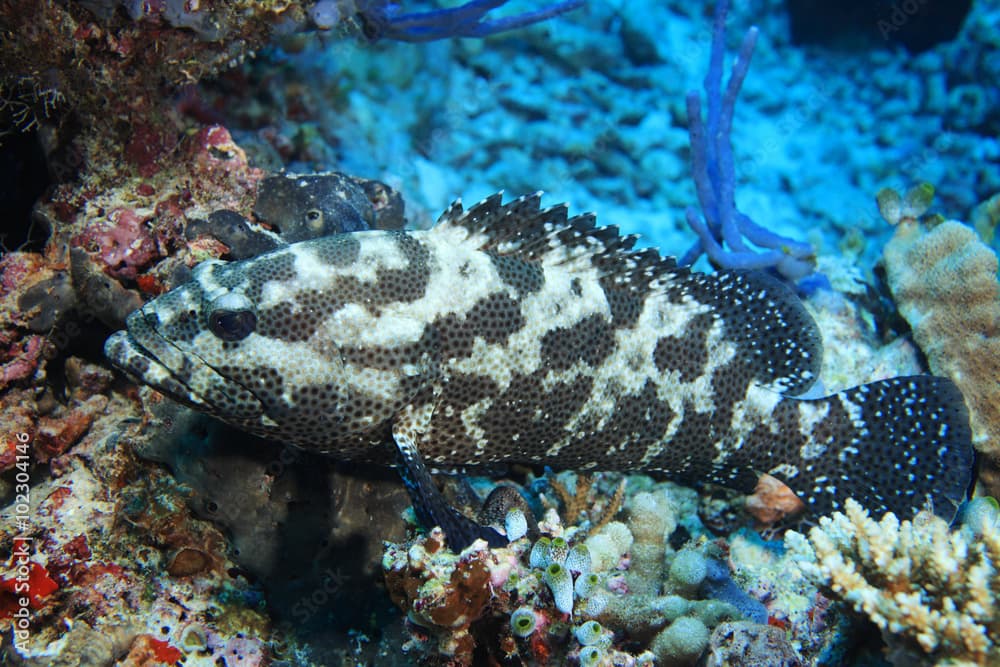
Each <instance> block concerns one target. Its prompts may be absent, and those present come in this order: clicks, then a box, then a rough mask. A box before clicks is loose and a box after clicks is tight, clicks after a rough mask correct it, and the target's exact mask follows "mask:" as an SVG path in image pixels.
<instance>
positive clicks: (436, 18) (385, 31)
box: [356, 0, 584, 42]
mask: <svg viewBox="0 0 1000 667" xmlns="http://www.w3.org/2000/svg"><path fill="white" fill-rule="evenodd" d="M583 2H584V0H565V1H564V2H556V3H553V4H550V5H545V6H543V7H541V8H539V9H536V10H535V11H531V12H525V13H523V14H517V15H514V16H508V17H505V18H502V19H497V20H495V21H484V20H483V17H484V16H485V15H486V14H487V13H488V12H489V11H490V10H493V9H496V8H497V7H500V6H501V5H505V4H507V0H472V2H466V3H465V4H463V5H459V6H458V7H451V8H449V9H439V10H435V11H429V12H420V13H415V14H398V13H397V12H398V11H399V3H395V2H389V1H388V0H359V1H358V3H357V14H356V17H357V19H358V20H359V21H360V23H361V29H362V31H363V32H364V34H365V37H367V38H368V39H370V40H371V41H376V40H378V39H394V40H396V41H400V42H431V41H434V40H436V39H447V38H449V37H487V36H489V35H495V34H496V33H499V32H505V31H507V30H513V29H515V28H521V27H524V26H526V25H531V24H532V23H538V22H540V21H545V20H546V19H549V18H552V17H553V16H556V15H558V14H562V13H564V12H568V11H570V10H572V9H576V8H578V7H580V6H581V5H583Z"/></svg>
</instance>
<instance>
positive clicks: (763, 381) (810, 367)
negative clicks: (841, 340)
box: [438, 192, 823, 395]
mask: <svg viewBox="0 0 1000 667" xmlns="http://www.w3.org/2000/svg"><path fill="white" fill-rule="evenodd" d="M502 198H503V193H500V192H498V193H496V194H493V195H490V196H489V197H486V198H485V199H483V200H482V201H480V202H479V203H477V204H475V205H474V206H472V207H470V208H469V209H467V210H466V209H465V208H463V206H462V202H461V200H458V201H455V202H454V203H453V204H452V205H451V206H450V207H449V208H448V209H447V210H446V211H445V212H444V213H443V214H442V215H441V217H440V218H439V219H438V226H439V227H442V228H447V227H449V226H458V227H462V228H464V229H465V230H466V231H467V232H468V233H469V235H470V236H471V237H472V238H473V239H475V242H477V243H478V244H479V249H480V250H483V251H484V252H487V253H490V254H494V255H499V256H502V257H503V258H505V260H508V261H511V260H512V261H521V262H525V263H528V264H539V263H543V262H545V261H550V262H560V261H567V262H569V261H573V262H578V261H586V262H588V263H589V265H590V266H593V267H594V268H596V269H597V270H598V274H599V276H600V277H599V280H600V283H601V286H602V288H603V289H604V292H605V294H606V296H607V298H608V303H609V305H610V307H611V314H612V320H613V323H614V325H615V326H616V327H619V328H628V327H631V326H633V325H634V324H635V322H636V320H637V319H638V317H639V314H640V311H641V310H642V306H643V302H644V301H645V299H646V297H648V296H649V295H650V294H651V293H653V292H660V293H662V294H664V295H665V296H666V298H667V299H669V300H670V301H672V302H674V303H683V302H688V303H692V304H694V305H701V306H707V307H708V308H707V309H708V312H709V313H711V317H712V319H713V320H715V321H720V322H721V323H722V325H723V326H724V327H725V337H726V339H727V340H728V341H730V342H732V343H734V344H736V346H737V351H736V355H737V357H738V358H740V359H741V360H743V363H744V364H745V367H746V369H747V372H748V373H749V374H750V376H751V377H752V379H753V382H754V383H756V384H759V385H764V386H768V387H772V388H774V389H775V390H776V391H780V392H783V393H789V394H793V395H794V394H799V393H801V392H804V391H806V390H807V389H808V388H809V387H810V386H811V385H812V384H813V382H815V380H816V378H817V377H818V376H819V370H820V366H821V364H822V358H823V350H822V338H821V337H820V334H819V330H818V329H817V327H816V323H815V322H814V321H813V319H812V317H811V316H810V315H809V313H808V312H807V311H806V309H805V307H804V306H803V305H802V303H801V301H799V299H798V297H796V296H795V294H794V293H793V292H792V290H791V289H789V288H788V287H787V286H785V285H784V284H782V283H781V282H780V281H779V280H777V279H776V278H773V277H771V276H768V275H767V274H764V273H761V272H756V271H722V272H719V273H715V274H704V273H698V272H693V271H690V270H688V269H687V268H686V267H678V266H677V263H676V261H675V260H674V258H673V257H661V256H660V254H659V253H658V252H657V251H656V250H654V249H640V250H636V249H634V246H635V243H636V241H637V240H638V237H637V236H636V235H624V236H623V235H621V234H620V233H619V230H618V228H617V227H615V226H608V227H598V226H597V225H596V218H595V216H594V215H592V214H582V215H576V216H572V217H570V216H569V214H568V209H567V206H566V205H565V204H557V205H555V206H550V207H548V208H542V207H541V193H540V192H536V193H533V194H530V195H525V196H523V197H519V198H517V199H514V200H512V201H509V202H507V203H506V204H504V203H503V201H502Z"/></svg>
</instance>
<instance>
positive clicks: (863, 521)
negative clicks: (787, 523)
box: [785, 500, 1000, 666]
mask: <svg viewBox="0 0 1000 667" xmlns="http://www.w3.org/2000/svg"><path fill="white" fill-rule="evenodd" d="M987 511H989V510H987ZM991 516H992V518H991V520H988V521H982V520H980V521H979V522H977V524H976V530H977V531H978V532H976V533H974V532H973V530H970V529H967V528H958V529H955V530H949V528H948V524H947V523H945V522H944V521H943V520H942V519H940V518H938V517H935V516H934V515H933V514H931V513H929V512H922V513H921V514H919V515H917V516H916V517H915V518H914V519H913V520H912V521H903V522H900V521H899V520H898V519H896V517H895V516H894V515H892V514H891V513H889V514H886V515H885V516H884V517H883V518H882V520H881V521H875V520H874V519H872V518H870V517H869V516H868V513H867V512H866V511H865V510H864V509H863V508H862V507H861V506H860V505H859V504H858V503H857V502H854V501H853V500H851V501H849V502H848V503H847V505H846V507H845V511H844V512H843V513H840V512H837V513H834V514H833V515H832V516H831V517H828V518H823V519H821V520H820V523H819V526H817V527H815V528H813V529H812V530H810V531H809V537H808V539H806V538H805V537H804V536H803V535H801V534H799V533H789V534H788V535H786V538H785V539H786V543H787V544H788V546H789V549H790V550H792V551H793V552H794V553H795V555H796V556H797V558H798V560H797V561H796V562H797V563H798V565H797V566H798V567H799V568H801V569H802V571H803V572H805V573H806V575H807V576H809V577H811V578H812V579H813V580H814V581H816V582H818V583H819V584H821V586H822V588H823V590H824V591H825V593H826V594H827V595H830V596H831V597H832V598H833V599H835V600H842V601H844V602H845V603H846V604H848V605H849V606H850V607H851V608H853V609H854V610H855V611H857V612H860V613H863V614H865V615H866V616H868V618H870V619H871V620H872V621H873V622H874V623H875V624H876V625H877V626H878V627H879V628H880V629H881V630H882V636H883V639H884V640H885V642H886V644H887V645H888V647H889V659H890V660H891V661H892V662H893V664H895V665H900V666H902V665H931V664H935V665H968V664H977V665H985V664H994V663H995V662H996V661H997V660H998V659H1000V649H998V647H997V643H996V637H998V636H1000V600H998V599H997V591H1000V569H998V568H997V563H1000V522H998V515H997V512H996V508H995V507H993V508H992V514H991Z"/></svg>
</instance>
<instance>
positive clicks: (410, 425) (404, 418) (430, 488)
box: [392, 406, 507, 551]
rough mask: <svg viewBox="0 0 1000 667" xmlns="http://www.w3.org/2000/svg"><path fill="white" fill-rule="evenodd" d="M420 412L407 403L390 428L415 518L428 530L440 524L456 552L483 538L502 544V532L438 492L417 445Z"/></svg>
mask: <svg viewBox="0 0 1000 667" xmlns="http://www.w3.org/2000/svg"><path fill="white" fill-rule="evenodd" d="M419 412H420V410H419V409H415V408H413V407H412V406H408V407H407V408H405V409H404V410H403V411H402V412H401V413H400V415H399V416H398V417H397V419H396V421H395V423H394V424H393V428H392V439H393V441H394V442H395V443H396V453H397V455H398V459H399V475H400V477H402V478H403V483H404V484H405V485H406V490H407V491H408V492H409V494H410V500H412V501H413V510H414V512H415V513H416V515H417V519H418V520H419V521H420V523H422V524H423V525H424V527H425V528H427V529H431V528H433V527H434V526H440V527H441V530H443V531H444V534H445V541H446V542H447V543H448V546H449V547H451V548H452V549H453V550H455V551H460V550H461V549H464V548H465V547H467V546H469V545H470V544H472V543H473V542H475V541H476V540H477V539H482V540H485V541H486V543H487V544H489V545H490V546H491V547H501V546H505V545H506V544H507V539H506V538H505V537H504V536H503V535H501V534H500V533H499V532H497V531H496V530H494V529H493V528H490V527H489V526H482V525H480V524H478V523H476V522H475V521H473V520H472V519H470V518H468V517H467V516H465V515H464V514H462V513H461V512H459V511H458V510H456V509H455V508H454V507H452V506H451V505H449V504H448V501H447V500H446V499H445V497H444V496H443V495H441V491H439V490H438V488H437V485H435V484H434V480H433V479H432V478H431V474H430V472H428V470H427V466H425V465H424V460H423V457H422V456H421V455H420V450H419V448H418V447H417V444H416V443H417V439H418V434H419V433H420V429H419V423H420V418H419V415H418V413H419Z"/></svg>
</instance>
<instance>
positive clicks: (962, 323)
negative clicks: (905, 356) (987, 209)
mask: <svg viewBox="0 0 1000 667" xmlns="http://www.w3.org/2000/svg"><path fill="white" fill-rule="evenodd" d="M890 221H891V220H890ZM883 262H884V265H885V269H886V277H887V279H888V284H889V288H890V289H891V290H892V295H893V298H894V299H895V300H896V303H897V305H898V307H899V312H900V313H901V314H902V315H903V317H904V318H906V320H907V321H908V322H909V323H910V326H911V327H912V328H913V339H914V340H915V341H916V343H917V345H919V346H920V349H921V350H923V352H924V354H925V355H926V356H927V361H928V363H929V365H930V369H931V371H933V372H934V373H936V374H938V375H946V376H948V377H950V378H951V379H952V380H954V382H955V384H956V385H958V387H959V389H960V390H961V391H962V394H963V396H964V397H965V401H966V403H967V405H968V407H969V417H970V422H971V426H972V440H973V444H974V445H975V447H976V449H977V450H978V451H979V452H981V453H982V454H985V455H986V456H985V458H986V461H985V462H984V463H985V465H984V470H983V473H982V475H983V476H982V480H983V481H984V482H985V484H986V488H987V491H988V492H989V493H990V494H991V495H997V493H998V491H1000V383H998V382H997V378H998V377H1000V284H998V283H997V256H996V254H995V253H993V251H992V250H990V249H989V248H988V247H987V246H986V245H984V244H983V243H982V242H981V241H980V239H979V238H978V237H977V235H976V233H975V232H974V231H973V230H972V229H970V228H969V227H967V226H965V225H963V224H961V223H959V222H955V221H948V222H945V223H943V224H940V225H937V226H935V227H932V228H931V227H929V226H928V225H926V224H925V223H923V222H921V221H918V220H917V219H915V218H914V217H904V218H903V219H902V220H901V222H900V224H899V225H897V227H896V232H895V234H894V235H893V237H892V239H891V240H890V241H889V243H888V244H887V245H886V247H885V251H884V254H883Z"/></svg>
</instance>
